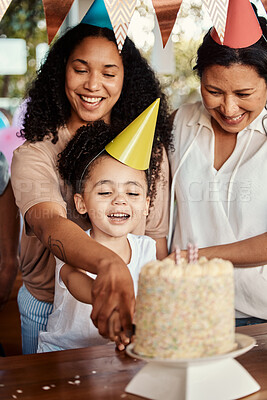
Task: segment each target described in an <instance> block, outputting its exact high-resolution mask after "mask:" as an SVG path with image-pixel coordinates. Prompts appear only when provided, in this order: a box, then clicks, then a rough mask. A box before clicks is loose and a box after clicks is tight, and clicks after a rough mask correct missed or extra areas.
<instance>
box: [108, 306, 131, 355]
mask: <svg viewBox="0 0 267 400" xmlns="http://www.w3.org/2000/svg"><path fill="white" fill-rule="evenodd" d="M121 329H122V327H121V323H120V315H119V312H118V311H116V310H115V311H113V313H112V314H111V316H110V318H109V338H110V340H112V341H113V342H115V343H116V346H117V349H118V350H120V351H122V350H124V349H125V347H126V346H127V345H128V344H129V343H130V339H129V338H128V337H127V336H126V334H125V333H124V331H122V330H121Z"/></svg>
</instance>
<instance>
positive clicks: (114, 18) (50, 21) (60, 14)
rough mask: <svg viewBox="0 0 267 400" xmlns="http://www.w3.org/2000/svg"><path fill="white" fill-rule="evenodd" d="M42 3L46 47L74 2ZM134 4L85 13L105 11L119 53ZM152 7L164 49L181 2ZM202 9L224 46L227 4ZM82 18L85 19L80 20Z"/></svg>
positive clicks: (97, 4) (213, 0)
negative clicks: (46, 37) (205, 10)
mask: <svg viewBox="0 0 267 400" xmlns="http://www.w3.org/2000/svg"><path fill="white" fill-rule="evenodd" d="M42 1H43V7H44V12H45V18H46V25H47V35H48V43H51V41H52V40H53V38H54V36H55V35H56V33H57V32H58V30H59V28H60V26H61V25H62V23H63V21H64V20H65V18H66V16H67V15H68V13H69V11H70V9H71V6H72V4H73V2H74V0H57V1H56V2H55V1H54V0H42ZM136 1H137V0H94V2H93V4H92V5H91V6H90V8H89V10H88V11H87V14H88V13H90V9H92V8H94V9H95V10H100V9H101V10H102V9H104V11H105V12H106V14H107V17H106V18H107V19H108V22H109V24H110V26H111V28H112V29H113V31H114V34H115V37H116V40H117V44H118V49H119V50H121V49H122V47H123V44H124V41H125V38H126V36H127V32H128V27H129V24H130V21H131V18H132V16H133V12H134V10H135V7H136ZM240 1H243V0H240ZM245 1H247V0H245ZM11 2H12V0H0V21H1V19H2V18H3V16H4V14H5V12H6V10H7V9H8V7H9V5H10V3H11ZM152 4H153V7H154V10H155V14H156V17H157V20H158V23H159V28H160V32H161V38H162V44H163V47H165V45H166V44H167V41H168V39H169V37H170V35H171V32H172V29H173V26H174V23H175V21H176V18H177V15H178V12H179V9H180V7H181V4H182V0H152ZM264 4H265V10H266V11H267V5H266V4H267V2H264ZM203 5H204V6H205V7H206V9H207V11H208V13H209V16H210V18H211V21H212V23H213V27H214V29H215V30H216V33H217V35H218V38H219V40H220V42H221V44H224V36H225V30H226V22H227V12H228V7H229V0H203ZM103 7H104V8H103ZM87 14H86V15H87ZM85 18H86V16H85V17H84V18H83V20H84V19H85ZM83 22H84V21H83ZM87 23H89V22H87ZM95 25H96V24H95Z"/></svg>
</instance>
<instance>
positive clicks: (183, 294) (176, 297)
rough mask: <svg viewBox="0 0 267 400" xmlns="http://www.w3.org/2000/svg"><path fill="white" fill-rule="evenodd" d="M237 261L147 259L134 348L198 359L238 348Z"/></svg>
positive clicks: (148, 353) (149, 353)
mask: <svg viewBox="0 0 267 400" xmlns="http://www.w3.org/2000/svg"><path fill="white" fill-rule="evenodd" d="M234 321H235V320H234V282H233V265H232V263H231V262H230V261H225V260H222V259H218V258H215V259H212V260H207V259H206V258H204V257H202V258H200V259H199V260H198V262H195V263H188V262H187V261H186V260H185V259H181V261H180V262H179V263H178V264H175V262H174V261H172V260H170V259H165V260H163V261H153V262H150V263H148V264H146V265H145V266H144V267H143V268H142V270H141V273H140V275H139V283H138V295H137V300H136V314H135V324H136V336H135V341H134V351H135V352H136V353H137V354H139V355H142V356H146V357H157V358H172V359H181V358H197V357H208V356H212V355H216V354H221V353H226V352H229V351H231V350H233V349H234V348H235V343H234V339H235V324H234Z"/></svg>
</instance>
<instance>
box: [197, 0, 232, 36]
mask: <svg viewBox="0 0 267 400" xmlns="http://www.w3.org/2000/svg"><path fill="white" fill-rule="evenodd" d="M203 3H204V5H205V7H206V9H207V11H208V13H209V16H210V18H211V20H212V24H213V26H214V28H215V29H216V32H217V34H218V36H219V39H220V42H221V44H223V43H224V34H225V26H226V19H227V11H228V6H229V0H220V1H218V0H203Z"/></svg>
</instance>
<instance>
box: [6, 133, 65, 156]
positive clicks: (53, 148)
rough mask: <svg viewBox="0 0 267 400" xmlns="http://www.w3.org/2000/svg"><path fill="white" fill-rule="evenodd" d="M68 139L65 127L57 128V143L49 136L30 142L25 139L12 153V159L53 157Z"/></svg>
mask: <svg viewBox="0 0 267 400" xmlns="http://www.w3.org/2000/svg"><path fill="white" fill-rule="evenodd" d="M68 140H70V134H69V132H68V130H67V129H65V128H61V129H60V130H59V139H58V141H57V143H55V144H54V143H52V140H51V138H50V137H45V138H44V140H42V141H36V142H31V141H29V140H26V141H25V142H24V143H22V144H21V145H20V146H19V147H17V149H15V150H14V153H13V161H12V163H13V162H14V161H16V162H19V161H20V160H22V161H23V160H24V162H25V160H27V159H29V160H31V159H33V160H34V159H36V158H37V159H39V160H42V159H48V158H51V157H52V158H53V159H54V157H56V156H57V155H58V153H60V152H61V151H62V150H63V149H64V147H65V145H66V143H67V142H68Z"/></svg>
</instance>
